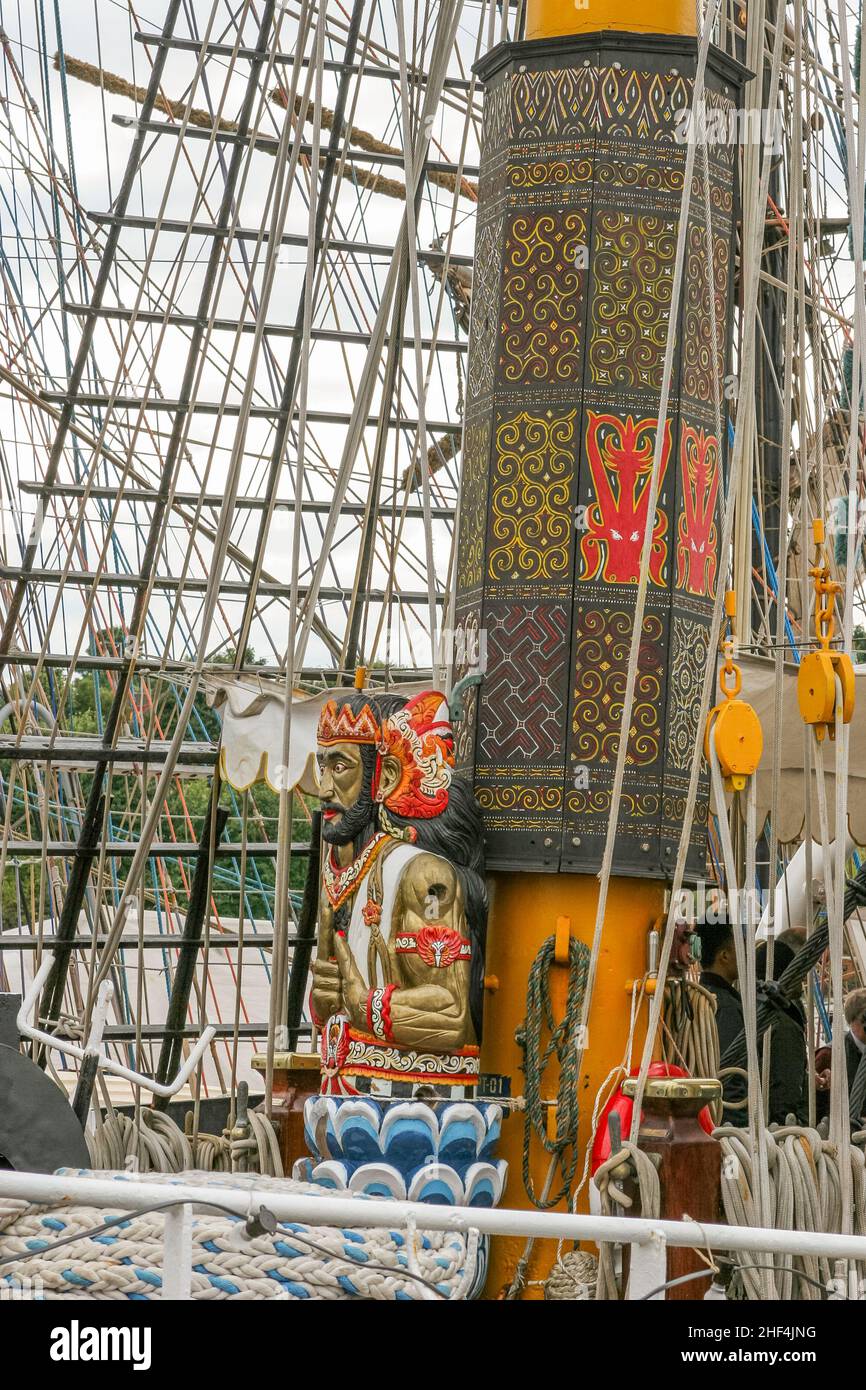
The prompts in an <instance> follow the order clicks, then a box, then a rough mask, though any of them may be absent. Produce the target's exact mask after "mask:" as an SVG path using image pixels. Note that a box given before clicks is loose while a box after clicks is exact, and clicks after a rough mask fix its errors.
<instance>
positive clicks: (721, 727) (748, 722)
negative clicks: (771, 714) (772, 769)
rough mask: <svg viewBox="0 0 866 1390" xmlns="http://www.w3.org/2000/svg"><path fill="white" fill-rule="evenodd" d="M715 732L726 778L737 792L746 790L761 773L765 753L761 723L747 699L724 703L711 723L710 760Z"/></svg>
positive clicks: (706, 747)
mask: <svg viewBox="0 0 866 1390" xmlns="http://www.w3.org/2000/svg"><path fill="white" fill-rule="evenodd" d="M713 715H715V719H714V718H713ZM713 733H714V736H715V744H716V753H717V754H718V759H719V767H720V768H721V771H722V776H723V777H724V779H725V781H726V783H727V784H728V786H729V787H730V788H731V789H732V790H733V791H737V792H739V791H742V790H743V788H744V787H745V785H746V781H747V779H748V778H749V777H752V776H753V775H754V774H755V772H757V770H758V763H759V762H760V761H761V754H762V753H763V751H764V733H763V730H762V728H761V721H760V719H759V718H758V716H757V715H756V713H755V711H754V710H753V709H752V706H751V705H750V704H749V703H748V702H747V701H746V700H736V699H734V700H724V701H723V702H722V703H721V704H720V705H717V706H716V708H715V709H714V710H712V711H711V712H710V718H709V719H708V720H707V731H706V734H705V736H704V755H705V757H706V758H707V760H708V761H709V756H710V748H709V740H710V737H711V735H712V734H713Z"/></svg>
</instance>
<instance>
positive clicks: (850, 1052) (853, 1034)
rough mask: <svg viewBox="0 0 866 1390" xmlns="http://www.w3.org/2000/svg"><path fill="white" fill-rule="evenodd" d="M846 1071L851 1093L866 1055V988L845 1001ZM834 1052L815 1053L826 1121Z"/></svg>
mask: <svg viewBox="0 0 866 1390" xmlns="http://www.w3.org/2000/svg"><path fill="white" fill-rule="evenodd" d="M845 1022H846V1023H847V1024H848V1032H847V1033H846V1034H845V1070H846V1071H847V1073H848V1094H849V1095H850V1094H851V1087H852V1086H853V1085H854V1078H855V1076H856V1075H857V1068H858V1067H859V1065H860V1059H861V1057H862V1056H863V1054H864V1052H866V989H852V991H851V993H850V994H849V995H848V997H847V998H846V1000H845ZM831 1062H832V1049H831V1048H829V1047H821V1048H819V1049H818V1051H817V1052H816V1053H815V1088H816V1092H817V1094H816V1097H815V1100H816V1115H817V1118H818V1119H819V1120H820V1119H823V1117H824V1116H825V1115H828V1114H829V1113H830V1066H831Z"/></svg>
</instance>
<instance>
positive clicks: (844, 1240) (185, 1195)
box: [0, 1172, 866, 1299]
mask: <svg viewBox="0 0 866 1390" xmlns="http://www.w3.org/2000/svg"><path fill="white" fill-rule="evenodd" d="M4 1197H11V1198H16V1199H18V1200H19V1201H26V1202H33V1203H46V1204H50V1205H61V1204H67V1205H73V1204H78V1205H81V1206H90V1207H100V1208H110V1209H112V1210H114V1211H116V1210H117V1209H118V1208H120V1209H121V1210H122V1211H129V1212H134V1211H143V1210H144V1209H145V1208H152V1207H154V1206H155V1205H157V1204H159V1203H161V1202H163V1201H166V1200H168V1201H176V1202H177V1203H178V1205H177V1206H176V1207H173V1208H171V1209H169V1210H168V1211H166V1213H165V1251H164V1262H163V1298H166V1299H188V1298H189V1297H190V1290H191V1279H192V1214H193V1210H194V1209H195V1208H202V1209H213V1208H214V1206H215V1205H216V1206H218V1207H220V1208H223V1209H225V1208H228V1209H229V1210H230V1211H233V1212H236V1213H237V1215H238V1216H242V1217H246V1218H250V1217H255V1216H256V1214H257V1212H258V1211H259V1209H260V1208H262V1207H265V1208H267V1210H268V1211H270V1212H272V1213H273V1215H274V1216H275V1217H276V1219H277V1221H298V1222H302V1223H303V1224H304V1225H309V1226H315V1225H326V1226H359V1227H385V1228H388V1229H391V1230H393V1229H394V1227H395V1226H398V1227H399V1226H402V1227H407V1226H408V1227H410V1228H411V1227H412V1225H413V1224H414V1225H415V1226H416V1227H417V1228H419V1229H421V1230H427V1231H461V1232H468V1231H470V1230H476V1231H479V1232H480V1233H481V1234H482V1235H493V1236H497V1235H498V1236H505V1235H508V1236H533V1237H534V1238H535V1239H537V1240H541V1239H548V1240H560V1239H562V1240H567V1241H594V1242H595V1243H596V1244H600V1243H602V1242H605V1241H612V1242H615V1243H617V1244H629V1245H631V1247H632V1251H631V1264H630V1277H629V1288H628V1297H629V1298H630V1299H641V1298H646V1297H647V1295H648V1294H651V1293H652V1294H653V1296H654V1297H656V1298H663V1297H664V1294H663V1293H662V1292H659V1290H660V1289H661V1287H662V1285H664V1283H665V1279H666V1277H667V1276H666V1255H667V1247H668V1246H669V1245H671V1246H689V1247H697V1248H698V1249H702V1250H706V1249H711V1250H732V1251H736V1250H743V1251H753V1252H756V1253H760V1254H774V1255H776V1254H789V1255H818V1256H824V1257H826V1258H827V1259H830V1260H866V1236H853V1235H852V1236H848V1235H835V1234H832V1233H831V1232H822V1231H776V1230H770V1229H767V1228H764V1227H757V1226H721V1225H703V1224H701V1223H698V1222H695V1221H655V1220H649V1219H644V1218H642V1217H637V1216H636V1217H625V1216H578V1215H570V1214H569V1213H567V1212H541V1211H516V1210H514V1209H513V1208H509V1207H494V1208H485V1207H447V1206H431V1205H428V1204H426V1203H420V1202H394V1201H390V1200H385V1199H382V1200H379V1199H376V1200H364V1201H361V1200H359V1199H358V1198H356V1197H340V1196H334V1195H327V1196H322V1197H317V1196H314V1195H311V1194H309V1193H303V1192H298V1193H283V1192H277V1191H274V1190H273V1189H271V1188H261V1189H256V1188H255V1187H252V1188H243V1189H242V1188H233V1187H229V1186H226V1187H223V1186H219V1187H217V1188H214V1187H206V1186H198V1185H196V1184H195V1183H185V1182H174V1181H172V1182H171V1184H170V1185H168V1184H159V1185H157V1184H155V1183H148V1182H136V1181H135V1180H134V1179H130V1180H125V1181H123V1182H122V1183H121V1182H118V1181H117V1180H115V1179H111V1178H104V1177H98V1176H94V1177H81V1176H78V1175H75V1176H68V1177H67V1176H64V1175H57V1174H47V1173H14V1172H0V1198H4ZM851 1282H853V1281H849V1283H851ZM849 1297H855V1298H856V1297H857V1292H856V1290H855V1289H853V1288H849Z"/></svg>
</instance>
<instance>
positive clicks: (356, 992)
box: [334, 935, 369, 1027]
mask: <svg viewBox="0 0 866 1390" xmlns="http://www.w3.org/2000/svg"><path fill="white" fill-rule="evenodd" d="M334 955H335V956H336V957H337V963H338V964H339V967H340V975H341V976H342V986H343V1003H344V1005H345V1007H346V1011H347V1013H348V1014H349V1017H350V1018H351V1020H352V1022H353V1023H354V1024H355V1026H356V1027H364V1026H365V1025H366V1020H367V994H368V993H369V991H368V989H367V986H366V984H365V983H364V980H363V977H362V975H361V972H360V970H359V969H358V967H357V965H356V964H355V958H354V956H353V955H352V952H351V951H350V950H349V947H348V945H347V944H346V940H345V937H342V936H339V935H337V936H335V937H334Z"/></svg>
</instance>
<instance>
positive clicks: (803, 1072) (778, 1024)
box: [757, 937, 809, 1125]
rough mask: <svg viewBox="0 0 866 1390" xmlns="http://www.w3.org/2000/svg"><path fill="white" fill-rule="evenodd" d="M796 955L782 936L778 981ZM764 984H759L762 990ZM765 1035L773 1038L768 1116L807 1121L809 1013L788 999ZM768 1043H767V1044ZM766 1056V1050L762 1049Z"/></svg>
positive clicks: (776, 957) (776, 960) (773, 1120)
mask: <svg viewBox="0 0 866 1390" xmlns="http://www.w3.org/2000/svg"><path fill="white" fill-rule="evenodd" d="M796 954H797V951H796V949H795V947H793V946H791V945H790V944H788V942H787V941H784V940H782V938H781V937H780V938H779V939H778V940H777V941H776V943H775V946H774V948H773V979H774V980H779V979H781V976H782V971H783V970H784V969H785V968H786V966H788V965H790V963H791V961H792V960H793V959H794V956H795V955H796ZM764 964H765V962H764V960H761V959H759V960H758V962H757V970H758V979H759V981H760V979H761V977H762V976H764V975H765V969H764ZM760 990H761V985H760V983H759V985H758V991H759V993H760ZM765 1037H767V1038H769V1039H770V1043H769V1047H770V1087H769V1096H768V1102H769V1103H768V1108H767V1118H768V1120H769V1123H770V1124H771V1125H772V1124H777V1125H784V1124H787V1123H788V1117H789V1115H793V1116H794V1119H795V1122H796V1123H797V1124H801V1125H804V1124H807V1123H808V1119H809V1095H808V1090H807V1060H806V1015H805V1013H804V1012H803V1008H802V1005H801V1004H800V1003H799V1002H797V1001H795V1000H788V1001H787V1002H786V1003H785V1006H784V1009H783V1010H781V1011H778V1012H777V1013H776V1015H775V1017H774V1019H773V1025H772V1028H771V1030H770V1032H769V1033H767V1034H765ZM765 1045H766V1044H765ZM762 1056H763V1049H762Z"/></svg>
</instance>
